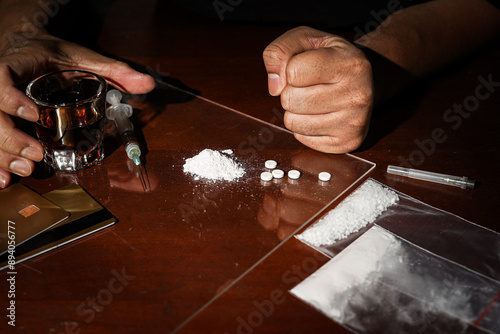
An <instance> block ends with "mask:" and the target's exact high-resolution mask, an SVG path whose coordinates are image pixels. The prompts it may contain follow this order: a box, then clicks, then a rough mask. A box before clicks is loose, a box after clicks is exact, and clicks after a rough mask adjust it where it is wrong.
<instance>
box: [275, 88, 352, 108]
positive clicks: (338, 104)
mask: <svg viewBox="0 0 500 334" xmlns="http://www.w3.org/2000/svg"><path fill="white" fill-rule="evenodd" d="M347 93H348V90H347V89H346V88H345V87H343V86H338V85H334V84H323V85H314V86H309V87H302V88H297V87H292V86H289V85H287V86H286V87H285V88H284V89H283V91H282V92H281V106H282V107H283V109H285V110H286V111H289V112H293V113H295V114H313V115H314V114H325V113H329V112H335V111H339V110H343V109H346V108H347V107H348V106H349V103H350V101H346V100H345V97H346V96H347ZM351 103H352V102H351Z"/></svg>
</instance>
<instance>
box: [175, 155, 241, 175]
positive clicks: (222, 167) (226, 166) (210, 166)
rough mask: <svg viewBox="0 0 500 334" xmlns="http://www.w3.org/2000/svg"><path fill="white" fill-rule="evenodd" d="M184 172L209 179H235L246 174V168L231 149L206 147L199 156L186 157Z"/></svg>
mask: <svg viewBox="0 0 500 334" xmlns="http://www.w3.org/2000/svg"><path fill="white" fill-rule="evenodd" d="M184 173H189V174H193V175H195V176H196V177H197V179H198V178H205V179H209V180H226V181H233V180H235V179H237V178H239V177H242V176H243V175H244V174H245V169H244V168H243V167H242V166H241V164H240V163H239V162H238V161H237V160H236V159H235V158H234V157H233V156H232V151H231V150H224V151H221V152H219V151H214V150H211V149H208V148H207V149H204V150H203V151H201V152H200V153H199V154H198V155H197V156H195V157H192V158H189V159H186V163H185V164H184Z"/></svg>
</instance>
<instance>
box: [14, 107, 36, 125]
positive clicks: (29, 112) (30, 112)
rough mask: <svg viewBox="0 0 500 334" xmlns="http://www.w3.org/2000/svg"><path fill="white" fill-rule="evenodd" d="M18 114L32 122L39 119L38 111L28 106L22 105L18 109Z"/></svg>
mask: <svg viewBox="0 0 500 334" xmlns="http://www.w3.org/2000/svg"><path fill="white" fill-rule="evenodd" d="M17 116H19V117H21V118H24V119H25V120H28V121H32V122H36V121H38V112H37V111H36V110H35V109H33V108H31V107H28V106H20V107H19V108H18V109H17Z"/></svg>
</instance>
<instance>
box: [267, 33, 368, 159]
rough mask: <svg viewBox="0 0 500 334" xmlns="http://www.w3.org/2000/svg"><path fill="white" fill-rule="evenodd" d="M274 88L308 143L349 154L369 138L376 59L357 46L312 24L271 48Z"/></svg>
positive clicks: (294, 127) (289, 123) (270, 78)
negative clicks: (370, 57) (373, 72)
mask: <svg viewBox="0 0 500 334" xmlns="http://www.w3.org/2000/svg"><path fill="white" fill-rule="evenodd" d="M263 58H264V64H265V66H266V70H267V73H268V86H269V93H270V94H271V95H274V96H277V95H281V105H282V106H283V109H285V111H286V113H285V119H284V122H285V126H286V127H287V128H288V129H289V130H291V131H293V132H294V135H295V138H297V140H299V141H300V142H302V143H303V144H305V145H307V146H309V147H311V148H313V149H315V150H318V151H322V152H328V153H345V152H349V151H353V150H355V149H356V148H358V147H359V146H360V145H361V143H362V142H363V140H364V138H365V136H366V134H367V132H368V124H369V120H370V114H371V109H372V105H373V78H372V68H371V65H370V62H369V61H368V59H367V58H366V56H365V55H364V53H363V52H362V51H360V50H359V49H358V48H357V47H356V46H355V45H353V44H352V43H350V42H348V41H347V40H345V39H343V38H341V37H339V36H336V35H332V34H328V33H325V32H322V31H318V30H315V29H312V28H308V27H299V28H295V29H292V30H290V31H288V32H286V33H285V34H283V35H282V36H280V37H279V38H277V39H276V40H275V41H274V42H272V43H271V44H269V46H268V47H267V48H266V49H265V51H264V54H263Z"/></svg>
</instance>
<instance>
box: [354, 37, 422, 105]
mask: <svg viewBox="0 0 500 334" xmlns="http://www.w3.org/2000/svg"><path fill="white" fill-rule="evenodd" d="M353 44H354V45H356V46H357V47H358V48H359V49H360V50H361V51H362V52H363V53H364V54H365V56H366V58H367V59H368V61H369V62H370V64H371V67H372V76H373V94H374V99H373V105H374V106H375V107H376V106H378V105H380V104H381V103H384V102H386V101H387V100H389V99H391V98H392V97H394V96H395V95H396V94H397V93H399V92H400V91H402V90H403V89H404V88H405V87H407V86H408V85H410V84H411V83H412V82H414V81H415V80H416V77H415V76H413V75H411V74H410V73H408V72H407V71H406V70H404V69H403V68H402V67H400V66H399V65H397V64H395V63H393V62H392V61H390V60H389V59H387V58H385V57H384V56H382V55H380V54H378V53H377V52H375V51H373V50H372V49H370V48H368V47H366V46H364V45H362V44H359V43H356V42H353Z"/></svg>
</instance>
